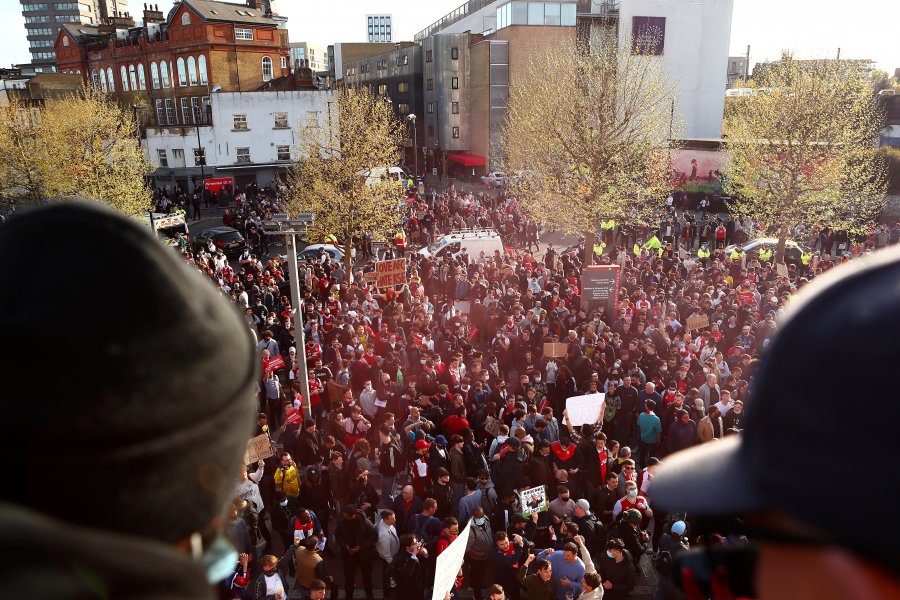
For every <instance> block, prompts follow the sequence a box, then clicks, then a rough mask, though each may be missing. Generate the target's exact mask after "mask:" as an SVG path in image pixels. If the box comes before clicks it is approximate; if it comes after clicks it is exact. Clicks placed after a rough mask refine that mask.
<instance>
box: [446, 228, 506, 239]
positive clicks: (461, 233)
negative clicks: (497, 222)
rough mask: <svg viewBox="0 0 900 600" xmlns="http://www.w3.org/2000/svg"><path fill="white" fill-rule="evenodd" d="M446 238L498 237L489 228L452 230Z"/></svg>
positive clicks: (497, 234) (495, 231) (494, 231)
mask: <svg viewBox="0 0 900 600" xmlns="http://www.w3.org/2000/svg"><path fill="white" fill-rule="evenodd" d="M447 237H450V238H458V239H459V238H479V237H485V238H488V237H500V234H499V233H497V230H496V229H491V228H484V229H479V228H472V229H454V230H453V231H451V232H450V233H449V235H448V236H447Z"/></svg>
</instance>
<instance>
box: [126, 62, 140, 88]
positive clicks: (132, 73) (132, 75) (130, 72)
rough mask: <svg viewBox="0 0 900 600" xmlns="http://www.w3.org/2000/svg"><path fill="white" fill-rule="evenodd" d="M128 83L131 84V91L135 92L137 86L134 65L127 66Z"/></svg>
mask: <svg viewBox="0 0 900 600" xmlns="http://www.w3.org/2000/svg"><path fill="white" fill-rule="evenodd" d="M128 81H129V82H130V83H131V91H132V92H134V91H136V90H137V89H138V84H137V71H135V69H134V65H128Z"/></svg>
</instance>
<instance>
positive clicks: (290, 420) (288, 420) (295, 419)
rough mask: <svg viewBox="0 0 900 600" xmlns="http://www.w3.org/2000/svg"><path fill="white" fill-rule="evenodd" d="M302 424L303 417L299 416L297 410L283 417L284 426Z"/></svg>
mask: <svg viewBox="0 0 900 600" xmlns="http://www.w3.org/2000/svg"><path fill="white" fill-rule="evenodd" d="M302 422H303V415H301V414H300V411H299V410H292V411H291V412H289V413H288V414H286V415H285V416H284V424H285V425H296V424H297V423H302Z"/></svg>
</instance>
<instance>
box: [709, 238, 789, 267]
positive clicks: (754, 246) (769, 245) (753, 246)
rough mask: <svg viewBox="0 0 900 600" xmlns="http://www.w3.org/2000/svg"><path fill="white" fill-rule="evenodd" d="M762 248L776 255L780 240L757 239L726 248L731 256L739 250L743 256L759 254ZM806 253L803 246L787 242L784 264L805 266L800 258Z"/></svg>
mask: <svg viewBox="0 0 900 600" xmlns="http://www.w3.org/2000/svg"><path fill="white" fill-rule="evenodd" d="M762 248H765V249H767V250H771V251H772V254H773V255H774V254H775V249H776V248H778V238H757V239H755V240H750V241H749V242H744V243H743V244H732V245H731V246H728V247H726V248H725V254H731V252H732V251H733V250H737V251H738V252H741V253H742V254H748V253H751V252H759V251H760V250H761V249H762ZM804 252H805V249H804V247H803V246H801V245H800V244H798V243H797V242H795V241H794V240H787V241H786V242H785V245H784V262H785V263H786V264H789V265H797V266H798V267H799V266H800V265H801V264H803V263H802V261H801V259H800V257H801V256H802V255H803V253H804Z"/></svg>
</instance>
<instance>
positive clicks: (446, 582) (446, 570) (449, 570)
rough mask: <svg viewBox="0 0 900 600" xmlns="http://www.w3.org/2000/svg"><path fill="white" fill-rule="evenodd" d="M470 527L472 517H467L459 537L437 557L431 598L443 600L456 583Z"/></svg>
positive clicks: (464, 554) (467, 542)
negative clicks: (467, 521)
mask: <svg viewBox="0 0 900 600" xmlns="http://www.w3.org/2000/svg"><path fill="white" fill-rule="evenodd" d="M471 529H472V519H469V523H468V524H467V525H466V526H465V528H464V529H463V530H462V531H460V532H459V537H457V538H456V539H455V540H453V543H451V544H450V545H449V546H447V549H446V550H444V551H443V552H441V554H440V556H438V557H437V561H436V563H435V566H434V591H433V592H432V594H431V600H444V598H446V597H447V594H448V593H450V590H452V589H453V586H454V585H455V584H456V575H457V574H458V573H459V570H460V569H461V568H462V564H463V559H464V558H465V556H466V546H467V545H468V544H469V531H471Z"/></svg>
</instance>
